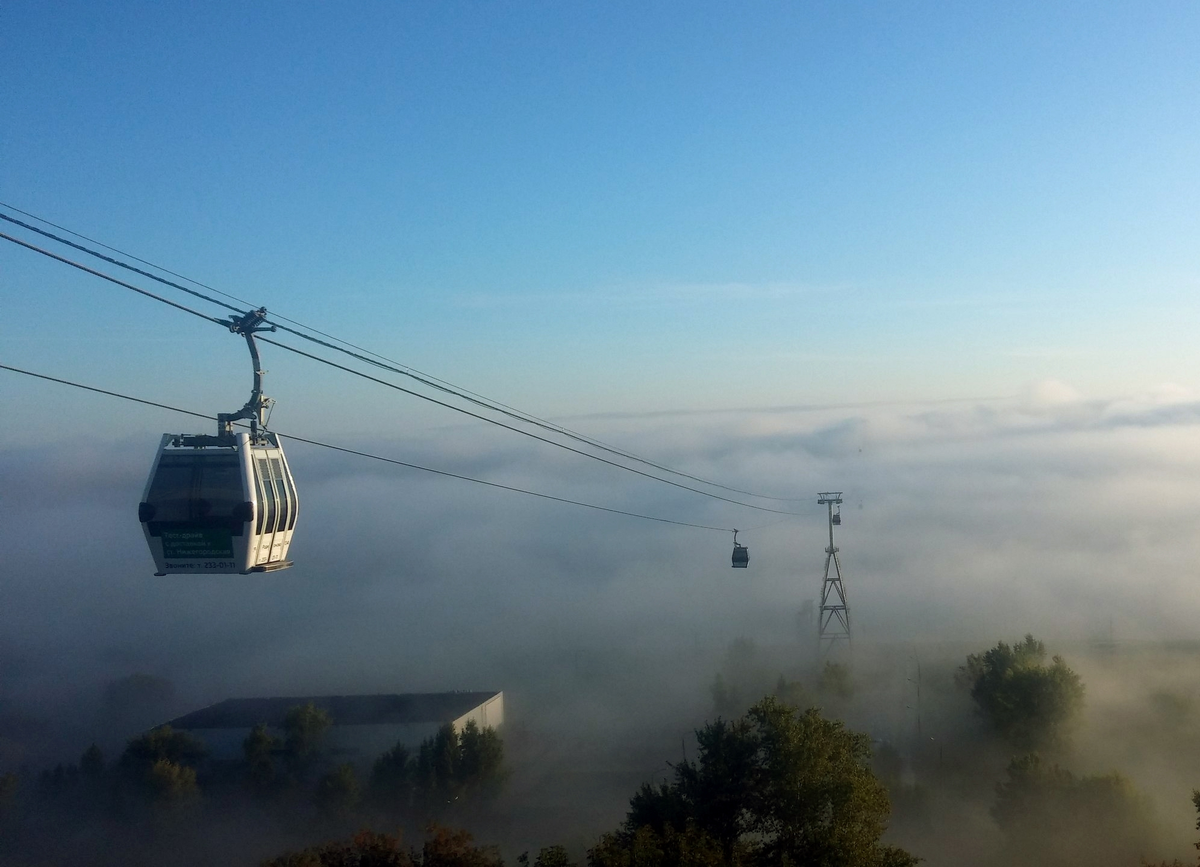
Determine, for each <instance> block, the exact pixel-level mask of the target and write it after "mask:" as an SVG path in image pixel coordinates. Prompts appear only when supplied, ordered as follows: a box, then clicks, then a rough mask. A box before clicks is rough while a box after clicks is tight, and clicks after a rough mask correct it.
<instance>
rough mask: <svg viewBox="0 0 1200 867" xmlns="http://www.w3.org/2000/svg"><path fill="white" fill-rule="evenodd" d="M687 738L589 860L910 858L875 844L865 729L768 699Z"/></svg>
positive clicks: (846, 862) (881, 815) (600, 866)
mask: <svg viewBox="0 0 1200 867" xmlns="http://www.w3.org/2000/svg"><path fill="white" fill-rule="evenodd" d="M696 738H697V742H698V745H699V756H698V759H697V761H696V762H687V761H685V762H682V763H681V764H679V765H676V766H675V780H674V782H673V783H670V784H662V785H661V786H659V787H658V788H654V787H651V786H648V785H643V786H642V788H641V789H640V790H639V791H638V792H637V793H636V794H635V795H634V797H633V798H632V799H631V801H630V811H629V814H628V816H627V817H626V820H625V823H624V824H623V825H622V827H621V829H619V830H618V831H617V832H615V833H614V834H610V835H606V836H605V837H604V838H602V840H601V842H600V844H599V845H598V846H597V847H596V848H595V849H593V850H592V851H591V852H589V855H588V857H589V862H590V863H591V865H592V867H651V865H672V864H677V863H679V864H682V863H697V864H699V863H708V862H710V861H713V859H715V861H714V862H713V863H720V864H724V865H737V864H753V865H783V864H795V865H799V864H804V865H813V867H823V865H837V867H868V865H869V867H880V865H889V867H892V865H894V867H902V865H912V864H915V863H916V859H915V858H913V857H912V856H911V855H909V854H908V853H907V852H904V851H903V850H900V849H896V848H893V847H887V846H881V845H880V843H879V838H880V836H881V835H882V833H883V830H884V827H885V822H886V819H887V816H888V813H889V809H890V807H889V803H888V796H887V791H886V789H884V787H883V785H882V784H881V783H880V782H879V781H878V780H877V779H875V776H874V774H873V773H872V772H871V769H870V760H871V749H870V739H869V738H868V737H867V736H866V735H864V734H859V733H855V732H851V731H848V730H847V729H846V728H845V726H844V725H843V724H842V723H840V722H837V721H834V720H827V719H825V718H824V717H822V716H821V714H820V712H819V711H817V710H816V709H809V710H806V711H799V710H797V709H795V708H792V707H788V706H787V705H785V704H783V703H781V702H780V701H779V700H778V699H776V698H775V697H773V696H769V697H767V698H764V699H763V700H762V701H760V702H759V703H758V704H756V705H754V706H753V707H752V708H750V710H749V711H748V712H747V713H746V714H745V716H743V717H741V718H740V719H737V720H733V721H725V720H717V721H716V722H713V723H709V724H708V725H707V726H705V727H704V728H703V729H701V730H699V731H697V732H696ZM681 858H682V859H684V860H682V861H681V860H679V859H681Z"/></svg>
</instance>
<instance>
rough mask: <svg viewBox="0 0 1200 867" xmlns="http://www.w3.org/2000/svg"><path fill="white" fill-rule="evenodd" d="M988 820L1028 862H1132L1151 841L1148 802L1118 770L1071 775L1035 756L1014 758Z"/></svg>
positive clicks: (1013, 851)
mask: <svg viewBox="0 0 1200 867" xmlns="http://www.w3.org/2000/svg"><path fill="white" fill-rule="evenodd" d="M992 817H993V818H994V819H995V820H996V824H997V825H998V826H999V827H1000V830H1001V831H1003V832H1004V834H1005V836H1006V838H1007V840H1008V848H1009V850H1010V853H1011V854H1012V855H1013V856H1014V857H1015V858H1016V859H1017V860H1018V861H1023V862H1025V863H1034V862H1036V863H1038V864H1045V865H1048V867H1053V865H1063V867H1067V865H1073V864H1095V865H1104V864H1113V865H1123V864H1135V863H1137V862H1138V861H1139V860H1142V859H1144V858H1145V856H1146V855H1147V854H1148V851H1149V849H1150V848H1151V845H1152V843H1153V841H1154V822H1153V815H1152V812H1151V809H1150V803H1149V801H1148V800H1147V798H1146V797H1145V796H1143V795H1142V794H1141V793H1140V792H1138V791H1137V790H1136V789H1135V788H1134V787H1133V784H1132V783H1130V781H1129V780H1128V779H1126V778H1125V777H1123V776H1121V775H1120V774H1117V773H1111V774H1104V775H1101V776H1092V777H1076V776H1075V775H1074V774H1072V773H1071V772H1070V771H1068V770H1066V769H1065V768H1061V767H1059V766H1058V765H1056V764H1047V763H1046V762H1044V761H1043V760H1042V758H1041V757H1040V756H1039V755H1037V754H1036V753H1033V754H1030V755H1026V756H1022V757H1020V758H1016V759H1013V760H1012V762H1011V763H1010V764H1009V766H1008V774H1007V779H1006V780H1004V781H1003V782H1001V783H998V784H997V786H996V802H995V804H994V806H993V807H992Z"/></svg>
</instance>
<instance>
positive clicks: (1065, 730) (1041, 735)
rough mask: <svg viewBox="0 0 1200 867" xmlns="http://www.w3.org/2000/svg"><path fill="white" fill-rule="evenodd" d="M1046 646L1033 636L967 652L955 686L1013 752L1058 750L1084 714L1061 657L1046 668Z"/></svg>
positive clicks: (1079, 687) (1079, 686)
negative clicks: (966, 694) (964, 692)
mask: <svg viewBox="0 0 1200 867" xmlns="http://www.w3.org/2000/svg"><path fill="white" fill-rule="evenodd" d="M1045 659H1046V647H1045V645H1044V644H1043V643H1042V642H1040V641H1038V640H1037V639H1035V638H1034V637H1033V636H1032V635H1026V636H1025V638H1024V640H1023V641H1019V642H1015V643H1014V644H1012V645H1011V646H1010V645H1008V644H1005V643H1004V642H1003V641H1001V642H998V643H997V644H996V646H995V647H993V648H991V649H990V650H987V651H985V652H983V653H972V654H971V655H970V656H968V657H967V661H966V664H965V665H963V666H962V668H960V669H959V672H958V678H959V683H960V684H961V685H962V686H963V687H965V688H966V689H968V690H970V693H971V699H972V700H973V701H974V702H975V705H976V706H977V707H978V709H979V711H980V713H981V714H982V715H983V716H984V717H985V718H986V719H987V720H988V722H990V723H991V724H992V726H993V727H994V728H995V730H996V731H997V732H998V733H999V734H1000V735H1001V736H1002V737H1003V738H1004V739H1005V740H1007V741H1008V742H1009V743H1010V744H1012V745H1013V746H1014V747H1017V748H1018V749H1022V750H1033V749H1046V748H1060V747H1064V746H1066V745H1067V743H1068V741H1069V738H1070V735H1071V727H1072V726H1073V725H1074V724H1075V722H1076V721H1077V720H1078V717H1079V713H1080V711H1081V710H1082V709H1083V698H1084V687H1083V682H1082V681H1081V680H1080V678H1079V675H1078V674H1076V673H1075V672H1074V671H1072V670H1071V669H1070V668H1068V667H1067V664H1066V662H1065V661H1064V660H1063V658H1062V657H1061V656H1055V657H1054V658H1053V660H1051V663H1050V664H1049V665H1046V664H1045Z"/></svg>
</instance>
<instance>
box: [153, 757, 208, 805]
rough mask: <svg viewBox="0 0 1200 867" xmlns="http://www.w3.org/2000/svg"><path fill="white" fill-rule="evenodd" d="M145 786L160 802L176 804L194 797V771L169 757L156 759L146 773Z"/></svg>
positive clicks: (197, 793) (196, 788) (196, 789)
mask: <svg viewBox="0 0 1200 867" xmlns="http://www.w3.org/2000/svg"><path fill="white" fill-rule="evenodd" d="M146 787H147V789H148V790H149V792H150V794H151V795H152V796H153V798H154V800H155V801H157V802H158V803H160V804H168V805H176V804H182V803H186V802H188V801H191V800H193V799H195V797H196V796H197V795H199V793H200V790H199V788H198V787H197V786H196V771H195V769H193V768H189V767H187V766H186V765H181V764H179V763H178V762H173V761H171V760H169V759H158V760H157V761H155V762H154V764H153V765H151V766H150V770H149V771H148V772H147V774H146Z"/></svg>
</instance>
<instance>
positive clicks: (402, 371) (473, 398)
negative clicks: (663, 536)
mask: <svg viewBox="0 0 1200 867" xmlns="http://www.w3.org/2000/svg"><path fill="white" fill-rule="evenodd" d="M0 206H2V207H5V208H8V209H10V210H13V211H16V212H17V213H20V214H24V215H25V216H27V217H30V218H31V219H34V220H38V221H39V222H42V223H45V224H46V225H49V226H53V227H54V228H56V229H59V230H60V231H63V232H67V233H68V234H71V235H74V236H75V237H77V238H81V239H83V240H86V241H88V242H89V243H92V244H96V245H98V246H101V247H104V248H105V249H107V250H110V251H112V252H114V253H119V254H120V255H122V256H126V257H128V258H130V259H133V260H135V261H137V262H141V263H142V264H144V265H147V266H149V267H151V268H156V269H158V270H160V271H163V272H164V273H167V274H171V275H172V276H174V277H178V278H179V279H181V280H186V281H187V282H189V283H193V284H195V285H197V286H202V287H203V288H205V289H208V290H209V291H211V292H216V293H217V294H219V295H223V296H224V297H226V298H230V299H232V300H234V301H238V302H239V303H242V304H245V305H247V306H253V305H251V303H250V302H249V301H245V300H244V299H241V298H238V297H237V296H234V295H230V294H229V293H227V292H222V291H221V290H219V289H216V288H214V287H212V286H209V285H208V284H205V283H200V282H198V281H196V280H192V279H191V278H190V277H185V276H183V275H182V274H178V273H176V272H174V271H171V270H169V269H167V268H163V267H162V266H160V265H156V264H154V263H153V262H148V261H147V260H145V259H140V258H138V257H137V256H133V255H132V254H129V253H126V252H124V251H122V250H118V249H116V248H115V247H110V246H109V245H107V244H104V243H102V242H100V241H96V240H94V239H92V238H88V237H87V236H86V235H80V234H79V233H78V232H74V231H72V230H70V229H67V228H65V227H63V226H59V225H58V224H56V223H51V222H50V221H49V220H45V219H43V218H41V217H38V216H36V215H34V214H30V213H29V212H27V211H22V210H21V209H20V208H16V207H14V206H12V205H9V204H6V203H4V202H0ZM0 220H5V221H7V222H10V223H13V224H15V225H18V226H21V227H22V228H25V229H28V230H29V231H31V232H36V233H37V234H39V235H42V236H44V237H47V238H50V239H52V240H55V241H58V242H59V243H62V244H66V245H67V246H70V247H73V248H75V249H77V250H80V251H82V252H84V253H87V254H88V255H90V256H95V257H96V258H99V259H101V260H103V261H105V262H109V263H111V264H113V265H116V266H118V267H120V268H125V269H127V270H129V271H132V272H134V273H136V274H140V275H141V276H143V277H148V278H150V279H151V280H155V281H157V282H159V283H162V284H164V285H166V286H170V287H172V288H174V289H178V290H180V291H182V292H186V293H188V294H190V295H193V296H195V297H198V298H203V299H204V300H206V301H209V302H211V303H213V304H217V305H220V306H221V307H224V308H226V309H228V310H233V311H235V312H237V313H239V314H240V313H241V312H242V310H241V308H238V307H235V306H233V305H231V304H228V303H226V302H224V301H221V300H219V299H216V298H211V297H209V296H207V295H205V294H203V293H201V292H197V291H196V290H194V289H189V288H187V287H186V286H182V285H180V284H178V283H176V282H174V281H171V280H167V279H165V278H163V277H161V276H159V275H156V274H153V273H151V272H149V271H145V270H142V269H141V268H136V267H134V266H132V265H129V264H127V263H125V262H122V261H120V260H119V259H114V258H112V257H111V256H107V255H105V254H103V253H100V252H98V251H96V250H92V249H90V248H88V247H85V246H83V245H82V244H77V243H75V242H74V241H71V240H68V239H66V238H63V237H60V236H58V235H55V234H54V233H52V232H47V231H46V230H44V229H39V228H38V227H36V226H32V225H30V224H28V223H25V222H22V221H21V220H17V219H15V218H13V217H10V216H7V215H5V214H2V213H0ZM274 320H282V321H283V322H290V323H292V324H293V325H296V326H299V328H304V329H307V330H308V331H313V332H315V333H317V334H320V335H322V336H323V337H327V338H329V340H332V341H336V342H337V343H340V344H343V345H342V346H338V345H336V344H335V343H330V342H328V341H325V340H321V339H318V338H316V337H313V336H312V335H311V334H307V333H306V332H305V331H301V330H299V329H298V328H291V327H288V326H287V325H282V324H280V323H279V322H278V321H274ZM268 323H269V324H273V325H275V326H276V327H277V328H278V329H279V330H280V331H285V332H287V333H289V334H292V335H295V336H296V337H300V338H302V339H304V340H308V341H311V342H313V343H316V344H318V345H320V346H324V347H326V348H327V349H332V350H334V351H336V352H341V353H343V354H345V355H348V356H350V357H352V358H354V359H356V360H358V361H362V362H364V363H366V364H370V365H373V366H375V367H379V368H382V369H384V370H387V371H389V372H391V373H396V374H399V375H401V376H407V377H409V378H410V379H414V380H416V381H417V382H420V383H421V384H422V385H425V386H427V387H428V388H433V389H436V390H438V391H441V392H444V393H446V394H450V395H453V396H455V397H457V398H459V399H460V400H465V401H467V402H469V403H472V404H475V405H476V406H479V407H481V408H484V409H488V410H491V411H492V412H497V413H500V414H502V415H505V416H508V417H509V418H512V419H514V420H516V421H520V422H523V423H525V424H531V425H535V426H537V427H540V428H543V429H544V430H548V431H552V432H554V433H556V434H559V435H561V436H565V437H568V438H569V439H572V440H575V441H577V442H580V443H584V444H586V445H589V446H591V447H593V448H597V449H600V450H602V451H606V452H609V453H610V454H614V455H618V456H620V457H623V458H625V459H627V460H632V461H636V462H638V463H641V464H645V465H646V466H650V467H653V468H655V469H657V470H661V471H663V472H666V473H670V474H672V475H676V476H680V477H682V478H687V479H691V480H692V481H695V482H699V483H701V484H704V485H708V486H709V487H714V488H719V489H721V490H725V491H730V492H733V493H737V494H743V495H746V496H750V497H755V498H757V499H762V500H774V501H776V502H800V501H801V500H800V498H796V497H773V496H769V495H767V494H758V493H755V492H754V491H746V490H743V489H741V488H735V487H732V486H729V485H723V484H721V483H720V482H714V481H711V480H710V479H705V478H702V477H700V476H696V475H692V474H691V473H686V472H683V471H682V470H676V469H673V468H671V467H668V466H666V465H664V464H660V463H657V462H655V461H652V460H649V459H647V458H643V457H640V456H638V455H635V454H633V453H631V452H628V451H625V450H623V449H619V448H617V447H616V446H611V445H609V444H607V443H604V442H602V441H601V440H598V439H595V438H594V437H590V436H587V435H586V434H582V433H579V432H578V431H574V430H571V429H570V428H567V427H564V426H562V425H558V424H554V423H553V422H550V421H547V420H546V419H543V418H539V417H538V416H535V415H532V414H531V413H527V412H524V411H523V410H519V409H516V408H514V407H511V406H508V405H507V404H504V403H500V402H499V401H495V400H492V399H491V398H487V397H485V396H483V395H481V394H478V393H476V392H472V391H470V390H468V389H465V388H462V387H461V386H456V385H454V384H453V383H450V382H447V381H446V380H443V379H439V378H438V377H436V376H433V375H432V374H428V373H423V372H422V371H419V370H417V369H415V368H411V367H409V366H408V365H405V364H402V363H401V362H398V361H395V360H393V359H390V358H387V357H386V356H383V355H380V354H379V353H376V352H372V351H371V350H369V349H365V348H364V347H361V346H358V345H356V344H354V343H350V342H349V341H346V340H342V339H341V338H339V337H335V336H334V335H332V334H328V333H326V332H324V331H320V330H319V329H316V328H313V327H311V326H308V325H304V324H303V323H300V322H297V321H295V320H293V319H288V318H287V317H286V316H280V315H278V314H276V315H274V316H273V317H272V320H268ZM346 347H350V348H349V349H347V348H346ZM353 350H358V351H353ZM369 356H373V357H369Z"/></svg>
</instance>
